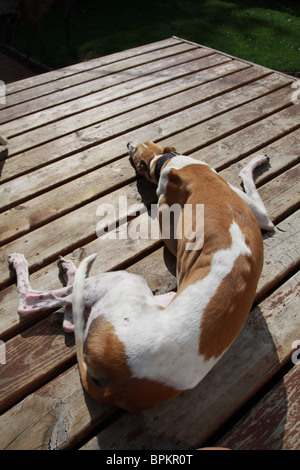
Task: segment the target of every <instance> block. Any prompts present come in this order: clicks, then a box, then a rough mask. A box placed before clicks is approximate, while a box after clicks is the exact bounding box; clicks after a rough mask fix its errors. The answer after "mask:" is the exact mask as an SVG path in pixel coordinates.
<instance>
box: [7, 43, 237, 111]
mask: <svg viewBox="0 0 300 470" xmlns="http://www.w3.org/2000/svg"><path fill="white" fill-rule="evenodd" d="M193 50H195V54H193ZM183 51H187V52H185V60H186V61H188V60H189V58H190V60H193V58H194V57H195V56H196V57H198V58H199V57H200V55H203V56H204V55H208V54H210V53H209V51H207V50H203V52H202V50H200V49H199V50H196V49H195V48H194V47H191V46H188V45H186V44H179V45H176V46H173V47H171V48H167V49H158V50H156V51H153V52H147V53H145V54H141V55H138V56H134V57H130V58H128V59H124V60H122V61H119V62H113V63H111V64H108V65H104V66H100V67H98V68H94V69H93V70H88V71H83V72H81V73H78V74H76V75H71V76H69V77H64V78H61V79H58V80H55V81H53V82H52V81H51V82H48V83H46V84H43V85H37V86H35V87H34V88H28V89H26V90H24V91H20V92H18V93H15V94H12V95H8V96H7V100H6V107H9V106H14V105H15V104H19V103H21V102H25V101H26V102H27V101H30V100H32V99H35V98H36V97H38V96H44V98H45V97H47V98H49V99H50V100H52V95H53V93H55V92H63V95H64V96H65V91H66V89H69V88H70V87H73V86H76V87H77V91H78V93H79V94H80V90H81V93H82V96H83V95H84V94H88V92H89V88H90V86H92V85H93V81H94V80H97V79H99V78H100V77H104V76H107V75H110V74H113V73H116V72H121V71H122V70H126V69H128V71H127V79H130V78H134V77H135V67H137V66H140V67H141V66H144V65H145V64H147V63H148V62H152V61H155V60H156V59H159V58H160V59H162V58H164V57H168V56H170V60H171V61H172V62H173V64H174V65H175V64H176V63H177V54H179V53H180V52H181V53H183ZM188 51H191V52H188ZM196 51H197V52H196ZM178 60H180V58H178ZM228 60H229V59H228ZM96 87H97V85H96Z"/></svg>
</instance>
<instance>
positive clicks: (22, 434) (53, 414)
mask: <svg viewBox="0 0 300 470" xmlns="http://www.w3.org/2000/svg"><path fill="white" fill-rule="evenodd" d="M119 414H120V412H119V410H117V409H116V408H114V407H113V406H109V405H102V406H101V405H100V404H98V403H97V402H96V401H94V400H92V399H91V398H90V397H89V396H88V395H86V394H84V393H83V391H82V386H81V382H80V378H79V373H78V370H77V365H76V366H74V367H72V368H70V369H69V370H67V371H66V372H65V373H63V374H62V375H60V376H59V377H58V378H56V379H54V380H53V381H51V382H50V383H49V384H47V385H45V386H44V387H42V388H40V389H39V390H38V391H37V392H35V393H33V394H31V395H29V396H28V397H26V398H25V399H24V400H23V401H22V402H20V403H19V404H18V405H16V406H15V407H13V408H12V409H11V410H9V411H8V412H7V413H5V414H3V415H2V416H1V418H0V429H1V430H5V432H1V433H0V449H2V450H13V449H14V450H22V449H23V450H32V449H35V450H54V449H56V450H57V449H65V448H69V447H70V446H74V445H76V444H77V443H78V442H80V440H82V439H83V438H84V436H85V435H88V434H89V433H90V432H93V431H95V430H96V429H97V427H98V426H99V425H101V424H102V423H103V422H105V421H106V420H107V419H108V418H110V419H111V418H112V417H113V416H116V418H117V417H118V416H119ZM33 436H34V438H33Z"/></svg>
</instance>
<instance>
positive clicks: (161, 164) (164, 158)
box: [154, 150, 180, 183]
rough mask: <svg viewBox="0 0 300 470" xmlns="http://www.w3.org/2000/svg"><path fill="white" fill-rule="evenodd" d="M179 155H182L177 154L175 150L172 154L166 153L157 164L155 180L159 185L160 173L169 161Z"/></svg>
mask: <svg viewBox="0 0 300 470" xmlns="http://www.w3.org/2000/svg"><path fill="white" fill-rule="evenodd" d="M177 155H180V154H179V153H178V152H175V150H172V152H170V153H165V154H164V155H162V156H161V157H160V158H159V159H158V160H157V162H156V164H155V169H154V176H155V180H156V182H157V183H158V181H159V177H160V172H161V169H162V167H163V165H164V164H165V163H166V162H167V161H168V160H170V159H171V158H174V157H176V156H177Z"/></svg>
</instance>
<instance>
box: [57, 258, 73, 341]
mask: <svg viewBox="0 0 300 470" xmlns="http://www.w3.org/2000/svg"><path fill="white" fill-rule="evenodd" d="M58 268H59V271H60V274H61V275H62V277H63V278H64V281H65V283H66V285H67V286H71V285H72V284H73V283H74V278H75V274H76V271H77V268H76V266H75V265H74V263H73V262H72V261H70V260H66V259H64V258H63V257H62V256H60V257H59V260H58ZM63 329H64V330H65V332H66V333H72V332H73V331H74V322H73V314H72V305H67V306H66V307H65V313H64V319H63Z"/></svg>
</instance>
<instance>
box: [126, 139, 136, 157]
mask: <svg viewBox="0 0 300 470" xmlns="http://www.w3.org/2000/svg"><path fill="white" fill-rule="evenodd" d="M136 145H137V144H136V143H135V142H128V144H127V148H128V151H129V154H130V156H131V154H132V152H133V151H134V149H135V147H136Z"/></svg>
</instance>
